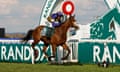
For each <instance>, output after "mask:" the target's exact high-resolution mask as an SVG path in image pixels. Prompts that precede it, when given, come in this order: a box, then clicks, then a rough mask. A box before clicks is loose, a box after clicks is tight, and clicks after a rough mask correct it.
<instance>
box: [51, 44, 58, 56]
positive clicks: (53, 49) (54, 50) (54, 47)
mask: <svg viewBox="0 0 120 72" xmlns="http://www.w3.org/2000/svg"><path fill="white" fill-rule="evenodd" d="M56 47H57V46H56V45H52V54H53V56H54V57H55V56H56Z"/></svg>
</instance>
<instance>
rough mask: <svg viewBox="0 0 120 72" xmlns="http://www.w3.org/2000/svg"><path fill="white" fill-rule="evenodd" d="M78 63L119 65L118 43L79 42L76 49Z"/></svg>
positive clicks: (119, 49) (119, 50)
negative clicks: (104, 62) (105, 62)
mask: <svg viewBox="0 0 120 72" xmlns="http://www.w3.org/2000/svg"><path fill="white" fill-rule="evenodd" d="M78 61H79V62H80V63H97V62H103V61H107V62H110V63H115V64H120V43H117V42H81V43H79V48H78Z"/></svg>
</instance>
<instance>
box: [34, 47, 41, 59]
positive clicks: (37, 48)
mask: <svg viewBox="0 0 120 72" xmlns="http://www.w3.org/2000/svg"><path fill="white" fill-rule="evenodd" d="M35 49H36V50H37V51H38V57H37V58H36V60H35V61H39V59H40V56H41V54H40V52H41V51H40V49H39V47H35Z"/></svg>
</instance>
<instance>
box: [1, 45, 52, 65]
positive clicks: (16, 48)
mask: <svg viewBox="0 0 120 72" xmlns="http://www.w3.org/2000/svg"><path fill="white" fill-rule="evenodd" d="M35 49H36V50H38V52H39V54H38V57H37V58H36V60H35V61H36V62H37V63H41V62H47V59H46V58H44V54H43V52H42V49H43V44H38V45H36V46H35ZM46 52H47V53H48V54H49V55H51V50H50V47H48V49H47V51H46ZM32 56H33V52H32V48H31V46H30V44H17V43H14V44H13V43H8V44H7V43H5V44H0V62H17V63H18V62H20V63H24V62H25V63H31V62H32Z"/></svg>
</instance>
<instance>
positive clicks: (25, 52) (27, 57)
mask: <svg viewBox="0 0 120 72" xmlns="http://www.w3.org/2000/svg"><path fill="white" fill-rule="evenodd" d="M27 51H28V53H27ZM27 54H28V55H27ZM31 56H32V55H31V51H30V48H29V47H28V46H24V60H26V61H27V60H30V58H31Z"/></svg>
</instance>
